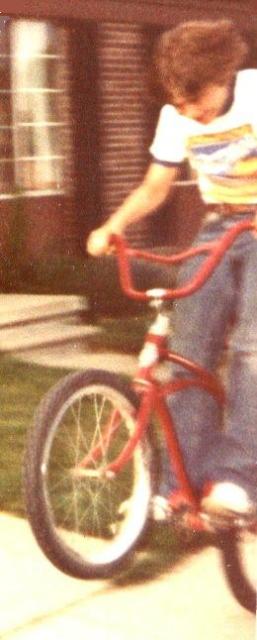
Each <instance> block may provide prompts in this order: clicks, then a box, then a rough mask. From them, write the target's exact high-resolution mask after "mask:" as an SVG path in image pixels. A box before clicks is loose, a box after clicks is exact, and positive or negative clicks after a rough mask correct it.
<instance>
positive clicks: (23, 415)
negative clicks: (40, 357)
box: [0, 357, 65, 515]
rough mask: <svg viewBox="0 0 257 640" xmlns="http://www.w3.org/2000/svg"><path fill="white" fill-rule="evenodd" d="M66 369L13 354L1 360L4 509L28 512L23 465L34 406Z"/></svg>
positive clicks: (0, 457) (0, 479) (0, 458)
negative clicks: (31, 362)
mask: <svg viewBox="0 0 257 640" xmlns="http://www.w3.org/2000/svg"><path fill="white" fill-rule="evenodd" d="M64 373H65V372H64V371H63V370H60V369H52V368H47V367H41V366H37V365H32V364H27V363H24V364H23V363H21V362H19V361H16V360H15V359H12V358H7V357H2V358H1V360H0V379H1V385H0V407H1V412H0V433H1V447H0V489H1V493H0V509H1V510H2V511H10V512H12V513H15V514H18V515H24V505H23V500H22V489H21V485H22V466H23V452H24V443H25V439H26V433H27V430H28V428H29V427H30V425H31V423H32V419H33V414H34V410H35V408H36V406H37V404H38V403H39V401H40V400H41V398H42V396H43V394H44V393H45V392H46V391H47V390H48V389H49V388H50V386H51V385H52V384H54V383H55V382H57V381H58V380H59V379H60V378H61V376H62V375H63V374H64Z"/></svg>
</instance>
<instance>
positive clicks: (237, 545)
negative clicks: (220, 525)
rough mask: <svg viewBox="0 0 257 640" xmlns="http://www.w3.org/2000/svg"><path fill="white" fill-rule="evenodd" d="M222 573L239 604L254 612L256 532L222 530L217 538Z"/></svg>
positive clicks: (256, 571) (256, 576)
mask: <svg viewBox="0 0 257 640" xmlns="http://www.w3.org/2000/svg"><path fill="white" fill-rule="evenodd" d="M218 544H219V548H220V551H221V556H222V564H223V569H224V573H225V576H226V579H227V582H228V584H229V587H230V589H231V591H232V593H233V595H234V597H235V598H236V600H237V601H238V602H239V604H240V605H241V606H242V607H244V608H245V609H247V610H248V611H250V612H252V613H254V614H255V613H256V581H257V575H256V573H257V570H256V557H257V555H256V554H257V534H256V531H255V532H254V531H253V532H252V533H251V532H250V531H249V532H247V531H246V530H244V529H243V530H241V531H240V530H233V529H232V530H228V531H223V532H222V533H221V534H220V535H219V538H218Z"/></svg>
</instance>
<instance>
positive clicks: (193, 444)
mask: <svg viewBox="0 0 257 640" xmlns="http://www.w3.org/2000/svg"><path fill="white" fill-rule="evenodd" d="M223 232H224V229H223V228H222V224H219V223H218V224H217V223H215V224H212V225H209V226H208V227H206V228H204V229H203V231H202V232H200V234H199V236H198V237H197V238H196V240H195V243H194V244H195V245H197V244H201V243H203V242H208V241H210V242H211V241H213V240H214V239H216V237H217V235H220V234H221V233H223ZM201 261H202V258H199V257H197V258H194V259H191V260H190V261H189V262H188V263H186V264H185V265H184V267H182V269H181V272H180V277H179V284H182V283H184V282H187V281H189V280H190V279H191V278H192V275H193V273H195V271H196V270H197V268H199V265H200V264H201ZM234 305H235V281H234V274H233V270H232V269H231V265H230V260H229V257H228V256H226V257H225V258H224V259H223V260H222V262H221V263H220V264H219V266H218V267H217V269H216V270H215V272H214V273H213V275H212V276H211V277H210V278H209V279H208V281H207V282H206V284H205V285H204V286H203V287H202V288H201V289H200V290H199V291H198V292H196V293H195V294H193V295H192V296H190V297H187V298H183V299H181V300H179V301H177V302H176V303H175V313H174V316H175V318H174V337H173V338H172V344H171V346H172V349H173V350H174V351H177V352H178V353H180V354H182V355H183V356H185V357H187V358H189V359H192V360H194V361H195V362H197V363H198V364H200V365H201V366H203V367H205V368H207V369H208V370H209V371H215V369H216V367H217V364H218V362H219V359H220V356H221V353H222V351H223V347H224V343H225V337H226V333H227V328H228V325H229V322H230V318H231V314H232V313H233V310H234ZM171 369H172V370H171V374H172V377H174V376H176V377H177V376H178V377H188V375H190V374H189V373H188V372H186V371H185V370H183V369H182V368H181V367H179V366H177V365H176V366H175V365H172V368H171ZM168 405H169V409H170V411H171V412H172V416H173V419H174V422H175V425H176V431H177V435H178V439H179V442H180V445H181V448H182V451H183V455H184V459H185V464H186V469H187V472H188V475H189V477H190V479H191V482H192V484H193V486H194V487H195V488H196V489H197V490H200V488H201V487H202V485H203V482H204V480H205V474H206V469H205V468H204V467H205V461H206V456H207V452H208V451H212V452H214V451H215V449H217V448H218V447H219V448H220V446H221V445H220V439H221V428H220V427H221V421H222V412H221V409H220V406H219V405H218V403H217V401H216V400H215V399H214V398H213V397H212V396H211V395H210V394H208V393H207V392H206V391H204V390H200V389H198V388H193V389H187V390H184V391H181V392H177V393H175V394H172V395H171V396H170V397H169V399H168ZM167 466H168V465H167ZM176 486H177V484H176V479H175V477H174V476H173V474H171V473H170V472H169V473H168V472H167V467H166V472H165V476H164V478H163V483H162V485H161V488H160V490H161V492H162V494H163V495H167V494H168V493H169V492H170V491H172V490H173V489H175V488H176Z"/></svg>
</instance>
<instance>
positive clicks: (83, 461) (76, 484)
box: [24, 370, 151, 578]
mask: <svg viewBox="0 0 257 640" xmlns="http://www.w3.org/2000/svg"><path fill="white" fill-rule="evenodd" d="M136 404H137V399H136V396H135V394H134V393H133V392H132V391H131V390H130V389H129V387H128V385H127V384H126V383H124V382H123V381H122V380H121V379H120V378H118V376H116V375H115V374H110V373H108V372H105V371H99V370H90V371H86V372H78V373H75V374H70V375H68V376H66V377H65V378H63V379H62V380H61V381H60V383H58V384H57V385H56V386H55V387H54V388H53V389H52V390H50V392H48V394H47V395H46V396H45V398H44V399H43V401H42V402H41V404H40V405H39V408H38V411H37V413H36V416H35V420H34V428H33V429H32V431H31V434H30V437H29V441H28V445H27V449H26V453H25V461H24V462H25V473H24V486H25V499H26V506H27V513H28V518H29V521H30V524H31V526H32V529H33V532H34V534H35V537H36V539H37V541H38V543H39V545H40V547H41V548H42V550H43V551H44V553H45V554H46V556H47V557H48V558H49V559H50V561H51V562H52V563H53V564H54V565H56V566H57V567H58V568H59V569H61V570H62V571H64V572H65V573H67V574H69V575H72V576H74V577H78V578H101V577H109V576H111V575H112V574H113V573H115V572H116V571H118V570H119V569H120V568H121V567H122V565H123V563H124V562H125V560H127V559H128V557H129V554H130V552H131V551H132V549H133V548H134V546H135V545H136V543H137V541H138V539H139V537H140V536H141V534H142V533H143V530H144V526H145V523H146V520H147V516H148V509H149V503H150V498H151V474H150V458H151V451H150V447H149V444H148V443H147V442H146V441H145V440H144V441H143V442H140V443H139V444H138V445H137V447H136V449H135V450H134V453H133V456H132V457H131V459H130V460H129V461H128V462H127V463H126V464H125V465H123V467H122V468H121V470H120V471H118V472H117V473H116V474H111V473H106V470H107V467H108V466H109V465H110V464H111V462H112V461H113V460H114V459H117V456H118V454H119V453H120V452H121V451H122V450H123V448H124V444H125V443H126V442H127V441H128V439H129V438H130V436H131V434H132V433H133V432H134V429H135V412H136Z"/></svg>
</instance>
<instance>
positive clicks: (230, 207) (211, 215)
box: [204, 203, 257, 222]
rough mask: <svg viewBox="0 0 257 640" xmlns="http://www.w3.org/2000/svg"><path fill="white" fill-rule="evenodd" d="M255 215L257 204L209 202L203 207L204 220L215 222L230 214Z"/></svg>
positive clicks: (256, 213)
mask: <svg viewBox="0 0 257 640" xmlns="http://www.w3.org/2000/svg"><path fill="white" fill-rule="evenodd" d="M238 215H240V216H242V215H244V216H246V217H247V216H251V215H257V204H249V205H246V204H241V205H240V204H225V203H224V204H209V205H207V206H206V209H205V216H204V221H205V222H215V221H216V220H219V219H220V218H223V217H224V218H225V217H230V216H238Z"/></svg>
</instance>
